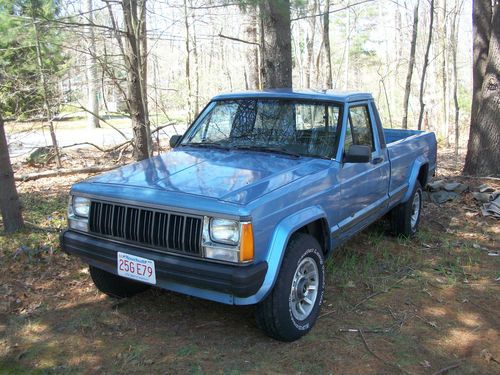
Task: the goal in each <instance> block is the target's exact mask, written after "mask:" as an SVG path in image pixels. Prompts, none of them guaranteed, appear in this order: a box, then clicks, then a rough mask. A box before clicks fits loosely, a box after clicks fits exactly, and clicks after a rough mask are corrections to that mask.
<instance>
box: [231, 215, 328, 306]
mask: <svg viewBox="0 0 500 375" xmlns="http://www.w3.org/2000/svg"><path fill="white" fill-rule="evenodd" d="M295 233H307V234H311V235H312V236H313V237H315V238H316V239H317V240H318V239H321V241H319V240H318V242H319V243H320V245H321V247H322V249H323V253H324V254H325V256H326V255H327V254H329V253H330V251H331V248H330V247H331V244H330V241H329V238H330V237H329V236H328V233H329V224H328V219H327V215H326V213H325V211H324V210H323V209H322V208H321V207H320V206H311V207H307V208H304V209H302V210H300V211H298V212H296V213H295V214H293V215H291V216H287V217H285V218H284V219H282V220H281V221H280V222H279V223H278V225H276V227H275V228H274V232H273V235H272V238H271V241H270V244H269V249H268V254H267V258H266V261H267V264H268V270H267V274H266V277H265V279H264V282H263V283H262V286H261V288H260V289H259V291H258V292H257V293H256V294H255V295H253V296H251V297H248V298H244V299H241V298H235V304H251V303H258V302H260V301H261V300H263V299H264V298H265V297H266V296H267V295H268V294H269V292H270V291H271V290H272V289H273V287H274V284H275V283H276V280H277V278H278V274H279V271H280V268H281V264H282V261H283V256H284V254H285V252H286V248H287V246H288V243H289V242H290V239H291V238H292V236H293V235H294V234H295ZM321 236H322V237H321Z"/></svg>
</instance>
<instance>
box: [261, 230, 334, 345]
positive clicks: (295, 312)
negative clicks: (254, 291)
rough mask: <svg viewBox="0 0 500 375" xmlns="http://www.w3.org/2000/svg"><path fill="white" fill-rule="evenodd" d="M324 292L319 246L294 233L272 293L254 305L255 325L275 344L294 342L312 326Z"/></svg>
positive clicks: (307, 237) (323, 269) (322, 258)
mask: <svg viewBox="0 0 500 375" xmlns="http://www.w3.org/2000/svg"><path fill="white" fill-rule="evenodd" d="M324 290H325V265H324V257H323V251H322V250H321V246H320V245H319V243H318V241H317V240H316V239H315V238H314V237H312V236H310V235H307V234H303V233H298V234H296V235H294V236H293V237H292V239H291V240H290V242H289V244H288V246H287V249H286V253H285V255H284V258H283V262H282V265H281V269H280V272H279V275H278V279H277V281H276V284H275V286H274V288H273V290H272V291H271V293H270V295H269V296H267V297H266V299H265V300H264V301H262V302H261V303H259V304H258V305H257V312H256V319H257V325H258V326H259V328H261V329H262V330H263V331H264V332H265V333H266V334H267V335H268V336H270V337H272V338H274V339H276V340H280V341H294V340H297V339H298V338H300V337H302V336H303V335H305V334H306V333H307V332H309V331H310V330H311V328H312V327H313V325H314V323H315V322H316V319H317V317H318V314H319V311H320V308H321V304H322V303H323V294H324Z"/></svg>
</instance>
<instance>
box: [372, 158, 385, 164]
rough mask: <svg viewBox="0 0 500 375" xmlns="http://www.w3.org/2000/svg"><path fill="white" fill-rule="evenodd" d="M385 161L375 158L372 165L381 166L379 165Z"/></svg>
mask: <svg viewBox="0 0 500 375" xmlns="http://www.w3.org/2000/svg"><path fill="white" fill-rule="evenodd" d="M383 161H384V158H382V157H380V156H379V157H378V158H375V159H373V160H372V164H379V163H382V162H383Z"/></svg>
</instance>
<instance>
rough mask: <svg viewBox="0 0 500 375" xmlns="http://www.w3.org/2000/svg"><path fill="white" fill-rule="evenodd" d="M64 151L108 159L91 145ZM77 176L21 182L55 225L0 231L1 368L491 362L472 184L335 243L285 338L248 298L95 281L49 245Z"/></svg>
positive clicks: (413, 369)
mask: <svg viewBox="0 0 500 375" xmlns="http://www.w3.org/2000/svg"><path fill="white" fill-rule="evenodd" d="M90 154H92V156H90ZM115 157H116V156H115ZM110 158H113V156H111V157H110ZM65 160H66V162H67V163H68V164H72V165H73V166H76V165H81V164H85V163H87V164H93V163H95V162H100V163H105V162H109V160H108V159H106V158H105V157H104V156H101V155H97V154H96V153H95V152H89V151H80V152H76V151H75V152H72V154H68V155H67V156H66V159H65ZM439 162H440V166H441V168H440V169H439V171H438V178H446V179H448V180H457V181H462V182H464V183H467V184H468V185H469V186H470V187H471V189H473V188H475V187H477V186H479V185H481V184H483V183H486V184H488V185H490V186H492V187H494V188H497V189H498V188H500V183H499V182H498V181H494V180H477V179H465V178H460V177H458V175H459V171H460V168H461V163H462V161H461V160H459V161H458V162H457V163H455V162H454V160H453V156H452V154H451V151H449V150H445V151H442V152H440V159H439ZM16 169H17V173H18V174H25V173H28V172H33V171H35V170H36V169H37V168H34V167H28V166H25V165H16ZM85 177H86V176H85V175H76V176H71V177H61V178H50V179H42V180H38V181H33V182H21V183H19V191H20V193H21V197H22V201H23V204H24V207H25V217H26V220H27V221H28V222H29V223H31V224H34V225H36V226H39V227H43V228H54V230H53V231H45V230H40V229H35V228H34V227H32V228H31V229H26V230H25V231H23V232H21V233H17V234H14V235H9V236H1V237H0V374H9V375H10V374H101V373H102V374H124V373H127V374H177V373H182V374H184V373H193V374H203V373H207V374H212V373H213V374H240V373H250V374H257V373H258V374H261V373H265V374H283V373H287V374H289V373H291V374H302V373H308V374H399V373H403V374H445V373H446V374H500V364H499V362H498V361H500V338H499V328H500V316H499V312H500V293H499V286H500V267H499V265H500V262H499V257H498V256H494V255H495V254H498V253H495V251H498V250H500V223H499V221H498V220H495V219H488V218H483V217H481V216H480V215H479V214H478V212H479V204H478V203H477V202H476V201H474V199H473V198H472V195H471V194H470V193H469V192H466V193H463V194H462V195H461V196H460V197H459V198H458V199H457V200H456V201H454V202H448V203H444V204H442V205H437V204H434V203H430V202H426V203H425V205H424V211H423V218H422V222H421V229H420V232H419V234H418V235H417V236H416V237H415V238H412V239H401V238H394V237H390V236H388V235H387V234H386V232H387V231H386V227H387V223H386V222H385V221H381V222H379V223H376V224H374V225H372V226H371V227H370V228H368V229H367V230H365V231H363V232H362V233H360V234H359V235H357V236H356V237H355V238H353V239H352V240H351V241H349V242H348V243H347V244H346V245H345V246H343V247H342V248H340V249H338V251H337V252H336V253H335V254H334V256H333V258H332V259H330V260H329V261H328V263H327V270H328V271H327V283H326V300H325V303H324V305H323V310H322V314H321V316H320V318H319V320H318V322H317V324H316V326H315V327H314V328H313V330H312V331H311V332H310V333H309V334H308V335H307V336H305V337H304V338H302V339H301V340H299V341H297V342H294V343H281V342H277V341H274V340H272V339H269V338H267V337H266V336H264V335H263V334H262V333H261V332H260V331H259V330H258V329H257V327H256V324H255V322H254V319H253V308H252V307H234V306H226V305H221V304H217V303H213V302H208V301H204V300H200V299H196V298H191V297H187V296H184V295H179V294H175V293H171V292H166V291H160V290H154V289H153V290H150V291H147V292H145V293H143V294H141V295H138V296H136V297H133V298H130V299H125V300H114V299H111V298H108V297H106V296H104V295H103V294H101V293H99V292H98V291H97V290H96V289H95V287H94V286H93V284H92V282H91V280H90V277H89V273H88V270H87V267H86V265H85V264H83V263H82V262H80V261H79V260H78V259H77V258H74V257H70V256H68V255H66V254H64V253H62V252H61V251H60V248H59V245H58V230H59V229H61V228H64V227H65V225H66V221H65V211H66V205H67V193H68V190H69V187H70V186H71V184H72V183H74V182H76V181H78V180H80V179H82V178H85ZM360 331H361V332H360Z"/></svg>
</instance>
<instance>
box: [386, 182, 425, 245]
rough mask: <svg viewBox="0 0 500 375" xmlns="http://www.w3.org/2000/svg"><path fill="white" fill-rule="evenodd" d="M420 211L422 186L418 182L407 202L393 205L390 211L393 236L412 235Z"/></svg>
mask: <svg viewBox="0 0 500 375" xmlns="http://www.w3.org/2000/svg"><path fill="white" fill-rule="evenodd" d="M421 212H422V186H420V182H419V181H417V182H416V183H415V187H414V188H413V192H412V195H411V198H410V199H408V201H407V202H405V203H401V204H399V205H398V206H396V207H394V208H393V209H392V212H391V229H392V233H393V234H394V235H395V236H399V235H403V236H405V237H411V236H413V235H414V234H415V233H416V232H417V229H418V224H419V223H420V214H421Z"/></svg>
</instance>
